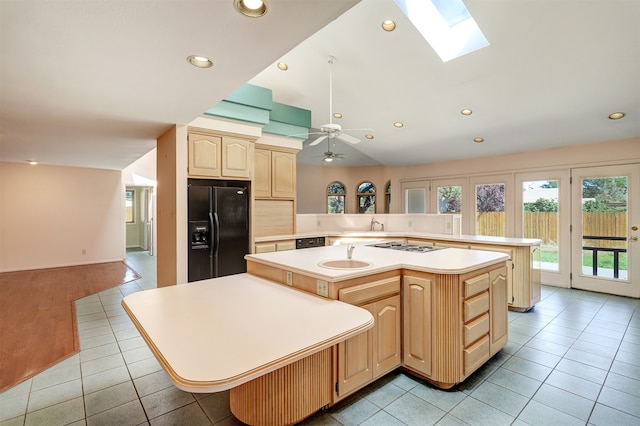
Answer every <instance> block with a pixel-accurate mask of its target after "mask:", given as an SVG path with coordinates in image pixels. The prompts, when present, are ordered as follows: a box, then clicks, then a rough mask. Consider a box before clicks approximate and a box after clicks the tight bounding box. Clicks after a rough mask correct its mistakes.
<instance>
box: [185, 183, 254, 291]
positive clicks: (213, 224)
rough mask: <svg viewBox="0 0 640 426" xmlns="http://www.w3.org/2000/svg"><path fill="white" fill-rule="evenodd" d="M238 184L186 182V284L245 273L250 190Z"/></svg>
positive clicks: (247, 249) (247, 251)
mask: <svg viewBox="0 0 640 426" xmlns="http://www.w3.org/2000/svg"><path fill="white" fill-rule="evenodd" d="M239 183H240V182H226V181H210V180H201V179H189V181H188V204H189V248H188V249H189V260H188V263H189V272H188V281H189V282H192V281H199V280H205V279H208V278H216V277H222V276H225V275H232V274H238V273H242V272H246V271H247V264H246V261H245V260H244V256H245V254H247V253H249V188H248V187H247V186H242V185H239Z"/></svg>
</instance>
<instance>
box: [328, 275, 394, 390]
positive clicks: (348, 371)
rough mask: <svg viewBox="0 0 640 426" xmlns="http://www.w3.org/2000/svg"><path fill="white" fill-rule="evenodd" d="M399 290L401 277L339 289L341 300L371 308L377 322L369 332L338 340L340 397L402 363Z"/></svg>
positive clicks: (337, 388) (338, 388)
mask: <svg viewBox="0 0 640 426" xmlns="http://www.w3.org/2000/svg"><path fill="white" fill-rule="evenodd" d="M399 293H400V278H399V277H393V278H389V279H383V280H379V281H375V282H372V283H365V284H361V285H358V286H353V287H347V288H344V289H342V290H340V291H339V297H338V298H339V299H340V300H342V301H343V302H347V303H352V304H354V305H358V306H360V307H361V308H363V309H366V310H368V311H369V312H370V313H371V315H372V316H373V318H374V319H375V324H374V326H373V328H372V329H371V330H369V331H367V332H366V333H361V334H359V335H358V336H355V337H352V338H351V339H348V340H346V341H344V342H342V343H339V344H338V351H337V353H338V357H337V366H338V368H337V374H338V386H337V387H336V392H337V397H338V399H341V398H343V397H345V396H346V395H349V394H350V393H352V392H354V391H355V390H357V389H360V388H362V387H363V386H365V385H367V384H368V383H370V382H371V381H373V380H375V379H377V378H378V377H380V376H382V375H384V374H386V373H388V372H389V371H392V370H393V369H395V368H396V367H398V366H399V365H400V364H401V336H402V334H401V321H402V319H401V316H400V315H401V304H400V294H399ZM389 294H392V295H391V296H389ZM381 297H382V298H381ZM375 299H378V300H375ZM372 300H373V301H372Z"/></svg>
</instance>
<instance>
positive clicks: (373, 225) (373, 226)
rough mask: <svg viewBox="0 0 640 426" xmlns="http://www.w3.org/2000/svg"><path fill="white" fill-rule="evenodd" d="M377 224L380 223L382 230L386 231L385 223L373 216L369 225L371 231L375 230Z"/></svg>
mask: <svg viewBox="0 0 640 426" xmlns="http://www.w3.org/2000/svg"><path fill="white" fill-rule="evenodd" d="M376 224H378V225H380V229H381V230H382V232H384V223H380V222H378V221H377V220H376V218H375V217H372V218H371V225H370V226H369V231H375V230H376Z"/></svg>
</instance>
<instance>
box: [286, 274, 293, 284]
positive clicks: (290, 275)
mask: <svg viewBox="0 0 640 426" xmlns="http://www.w3.org/2000/svg"><path fill="white" fill-rule="evenodd" d="M287 285H293V272H291V271H287Z"/></svg>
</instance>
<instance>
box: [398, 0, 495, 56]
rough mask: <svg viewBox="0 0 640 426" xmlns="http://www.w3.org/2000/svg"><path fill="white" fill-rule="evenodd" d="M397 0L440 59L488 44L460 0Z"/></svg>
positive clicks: (464, 53) (463, 53)
mask: <svg viewBox="0 0 640 426" xmlns="http://www.w3.org/2000/svg"><path fill="white" fill-rule="evenodd" d="M396 3H397V4H398V6H399V7H400V9H402V11H403V12H404V14H405V15H407V17H408V18H409V20H410V21H411V23H412V24H413V26H414V27H416V29H417V30H418V32H420V34H422V36H423V37H424V38H425V40H427V42H428V43H429V44H430V45H431V47H432V48H433V50H435V51H436V53H437V54H438V56H440V59H442V61H443V62H447V61H450V60H451V59H455V58H458V57H460V56H463V55H466V54H467V53H471V52H474V51H476V50H478V49H482V48H483V47H487V46H488V45H489V42H488V41H487V39H486V38H485V36H484V34H482V31H481V30H480V28H479V27H478V24H477V23H476V21H475V20H474V19H473V16H471V13H470V12H469V10H468V9H467V7H466V6H465V5H464V3H463V2H462V0H431V1H427V0H396Z"/></svg>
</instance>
